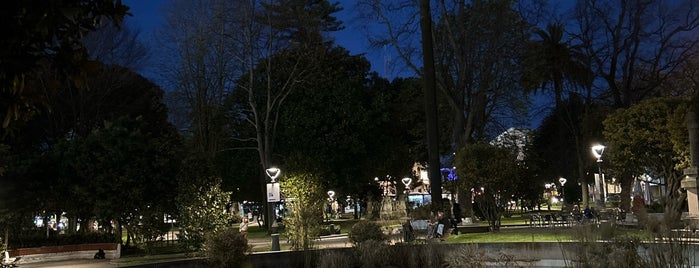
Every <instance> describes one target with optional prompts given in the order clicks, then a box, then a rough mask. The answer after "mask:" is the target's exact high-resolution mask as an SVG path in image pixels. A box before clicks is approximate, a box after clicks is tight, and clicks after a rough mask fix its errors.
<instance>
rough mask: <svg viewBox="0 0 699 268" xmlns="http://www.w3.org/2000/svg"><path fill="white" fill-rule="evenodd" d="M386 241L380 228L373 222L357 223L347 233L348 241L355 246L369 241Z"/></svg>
mask: <svg viewBox="0 0 699 268" xmlns="http://www.w3.org/2000/svg"><path fill="white" fill-rule="evenodd" d="M386 239H387V237H386V235H385V234H384V233H383V232H382V231H381V226H380V225H379V224H377V223H375V222H373V221H360V222H357V223H356V224H354V225H353V226H352V229H350V232H349V240H350V242H352V244H354V245H355V246H357V245H359V244H361V243H362V242H365V241H369V240H375V241H379V242H383V241H386Z"/></svg>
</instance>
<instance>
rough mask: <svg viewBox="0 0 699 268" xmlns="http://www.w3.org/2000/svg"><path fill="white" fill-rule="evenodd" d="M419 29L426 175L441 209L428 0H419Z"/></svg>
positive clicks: (433, 195) (439, 165) (430, 14)
mask: <svg viewBox="0 0 699 268" xmlns="http://www.w3.org/2000/svg"><path fill="white" fill-rule="evenodd" d="M420 29H421V30H422V61H423V64H424V65H423V66H424V67H423V70H424V73H423V77H422V81H423V90H424V93H425V117H426V119H427V152H428V158H429V162H428V163H429V166H428V177H429V178H430V194H431V196H432V202H433V203H434V205H435V207H434V208H435V209H438V210H439V211H442V179H441V178H442V177H441V174H440V172H439V169H440V167H441V164H440V162H439V128H438V126H437V90H436V88H437V87H436V78H435V68H434V51H433V39H432V13H431V11H430V1H429V0H420Z"/></svg>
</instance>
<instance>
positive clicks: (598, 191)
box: [592, 144, 605, 209]
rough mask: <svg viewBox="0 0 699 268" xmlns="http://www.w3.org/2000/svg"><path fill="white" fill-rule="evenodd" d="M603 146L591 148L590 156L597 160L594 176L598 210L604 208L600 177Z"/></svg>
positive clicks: (601, 176)
mask: <svg viewBox="0 0 699 268" xmlns="http://www.w3.org/2000/svg"><path fill="white" fill-rule="evenodd" d="M604 148H605V147H604V145H599V144H598V145H595V146H592V154H593V155H594V156H595V157H596V158H597V169H598V173H597V175H595V206H596V207H597V208H598V209H602V208H604V188H603V187H602V185H603V184H604V176H603V175H602V154H604Z"/></svg>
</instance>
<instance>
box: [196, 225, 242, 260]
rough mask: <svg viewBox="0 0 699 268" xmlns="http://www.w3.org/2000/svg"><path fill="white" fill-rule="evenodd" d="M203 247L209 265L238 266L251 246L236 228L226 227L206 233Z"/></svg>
mask: <svg viewBox="0 0 699 268" xmlns="http://www.w3.org/2000/svg"><path fill="white" fill-rule="evenodd" d="M204 249H205V253H206V259H207V262H208V263H209V265H211V267H240V265H241V264H242V262H243V261H244V260H245V258H246V257H247V254H248V253H249V252H250V250H251V247H250V246H249V245H248V240H247V239H246V238H245V236H244V235H243V234H241V233H240V232H238V230H237V229H235V228H228V229H225V230H222V231H219V232H216V233H213V234H211V235H208V236H207V239H206V242H205V243H204Z"/></svg>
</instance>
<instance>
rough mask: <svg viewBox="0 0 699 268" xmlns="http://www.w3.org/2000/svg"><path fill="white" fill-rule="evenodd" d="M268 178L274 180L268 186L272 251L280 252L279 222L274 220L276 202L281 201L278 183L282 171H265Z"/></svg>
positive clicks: (272, 168)
mask: <svg viewBox="0 0 699 268" xmlns="http://www.w3.org/2000/svg"><path fill="white" fill-rule="evenodd" d="M265 173H266V174H267V176H268V177H269V178H270V179H271V180H272V181H271V182H270V183H268V184H267V219H265V220H266V221H267V224H268V225H267V226H269V229H270V233H271V236H272V251H279V249H280V246H279V234H278V233H277V221H276V220H275V219H274V202H279V201H280V195H279V183H278V182H277V181H276V179H277V177H279V175H280V174H281V170H280V169H278V168H276V167H271V168H268V169H266V170H265Z"/></svg>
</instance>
